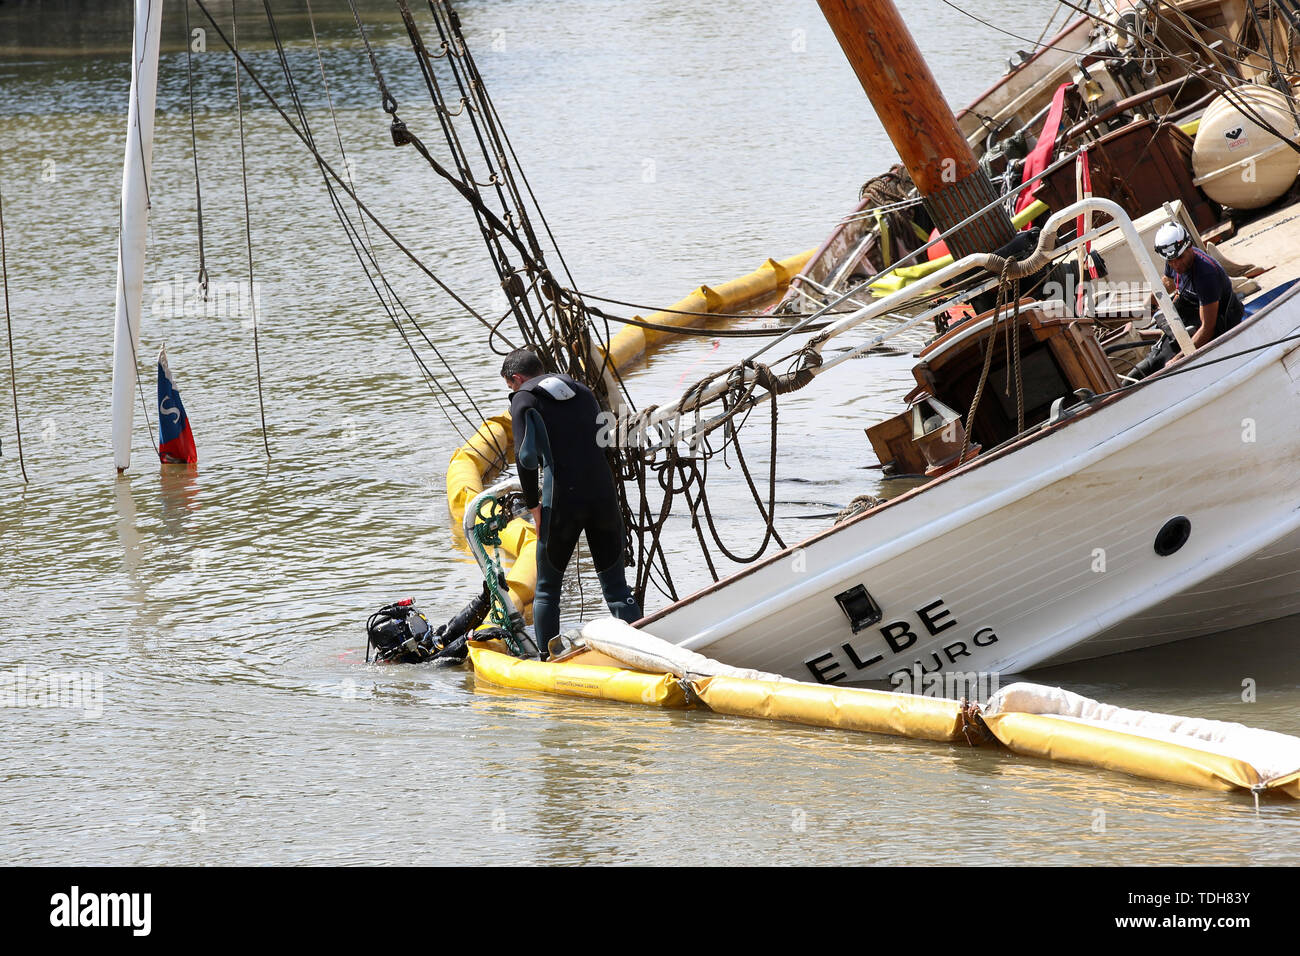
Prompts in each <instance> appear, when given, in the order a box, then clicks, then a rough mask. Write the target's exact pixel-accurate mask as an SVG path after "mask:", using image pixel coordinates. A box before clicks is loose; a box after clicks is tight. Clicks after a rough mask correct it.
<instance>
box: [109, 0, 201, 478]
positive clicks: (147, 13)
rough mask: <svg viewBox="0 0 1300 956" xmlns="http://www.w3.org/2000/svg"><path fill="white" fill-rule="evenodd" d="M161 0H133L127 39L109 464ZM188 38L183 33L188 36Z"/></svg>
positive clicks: (125, 437) (142, 198) (119, 441)
mask: <svg viewBox="0 0 1300 956" xmlns="http://www.w3.org/2000/svg"><path fill="white" fill-rule="evenodd" d="M161 32H162V2H161V0H136V4H135V38H134V40H133V41H132V44H131V103H130V109H129V112H128V114H127V126H126V159H125V160H124V162H123V164H122V200H121V208H120V233H119V237H118V247H117V308H116V312H115V314H114V317H113V464H115V465H116V466H117V470H118V471H119V472H122V471H125V470H126V468H127V467H128V466H129V465H130V464H131V426H132V424H133V422H134V420H135V402H134V395H133V392H134V390H135V388H136V382H137V376H138V367H137V363H136V355H137V353H138V351H139V345H140V309H141V306H142V302H143V299H144V249H145V236H146V233H147V231H148V228H149V171H150V168H151V167H152V164H153V126H154V103H155V101H156V100H157V94H158V40H159V36H160V34H161ZM187 41H188V38H187Z"/></svg>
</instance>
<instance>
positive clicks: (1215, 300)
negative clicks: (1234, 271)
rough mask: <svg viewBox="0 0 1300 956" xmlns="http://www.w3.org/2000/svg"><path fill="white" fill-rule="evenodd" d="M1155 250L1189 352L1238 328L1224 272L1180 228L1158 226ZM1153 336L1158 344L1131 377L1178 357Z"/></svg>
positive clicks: (1166, 340) (1163, 337)
mask: <svg viewBox="0 0 1300 956" xmlns="http://www.w3.org/2000/svg"><path fill="white" fill-rule="evenodd" d="M1155 249H1156V252H1158V253H1159V254H1160V255H1162V256H1164V258H1165V289H1166V290H1167V291H1168V292H1169V293H1170V295H1171V296H1173V300H1174V307H1175V308H1177V309H1178V317H1179V318H1180V319H1181V320H1182V322H1183V326H1184V327H1185V328H1186V329H1187V331H1188V333H1189V334H1190V335H1191V337H1192V346H1193V347H1194V348H1198V349H1199V348H1201V347H1202V346H1204V345H1206V344H1208V343H1209V342H1210V341H1211V340H1212V339H1214V338H1215V337H1216V336H1219V335H1222V334H1223V333H1224V332H1226V331H1228V329H1231V328H1234V327H1235V326H1237V325H1238V324H1240V322H1241V317H1242V315H1243V314H1244V310H1243V308H1242V303H1241V297H1240V296H1239V295H1237V293H1236V292H1234V291H1233V288H1232V280H1231V279H1230V278H1228V273H1226V272H1224V271H1223V266H1221V265H1219V263H1218V262H1217V261H1216V260H1215V259H1214V258H1213V257H1212V256H1209V255H1207V254H1205V253H1204V252H1202V251H1201V250H1200V249H1198V248H1196V244H1195V243H1194V242H1192V237H1191V236H1190V235H1188V233H1187V230H1186V229H1184V228H1183V226H1182V224H1181V223H1178V222H1167V223H1165V224H1164V225H1163V226H1161V227H1160V231H1159V232H1157V233H1156V242H1155ZM1145 334H1146V333H1144V335H1145ZM1156 334H1159V335H1160V340H1159V341H1158V342H1157V343H1156V345H1155V346H1154V347H1152V349H1151V352H1150V354H1149V355H1148V356H1147V357H1146V358H1145V359H1143V360H1142V361H1141V362H1139V363H1138V365H1137V367H1136V368H1135V369H1134V370H1133V377H1134V378H1145V377H1146V376H1147V375H1150V374H1151V373H1152V372H1155V371H1157V370H1159V369H1161V368H1164V366H1165V365H1166V364H1172V363H1174V362H1177V361H1179V359H1181V358H1182V355H1181V354H1180V353H1179V350H1178V346H1177V344H1176V343H1175V342H1174V339H1173V336H1171V335H1168V334H1165V333H1156Z"/></svg>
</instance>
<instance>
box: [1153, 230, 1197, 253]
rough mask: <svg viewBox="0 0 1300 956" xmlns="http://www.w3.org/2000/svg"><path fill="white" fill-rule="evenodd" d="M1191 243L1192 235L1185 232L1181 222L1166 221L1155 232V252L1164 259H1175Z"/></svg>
mask: <svg viewBox="0 0 1300 956" xmlns="http://www.w3.org/2000/svg"><path fill="white" fill-rule="evenodd" d="M1191 244H1192V237H1191V236H1189V235H1188V234H1187V230H1186V229H1184V228H1183V226H1182V223H1177V222H1167V223H1165V224H1164V225H1163V226H1161V227H1160V231H1159V232H1157V233H1156V252H1158V253H1159V254H1160V255H1162V256H1164V257H1165V258H1166V259H1177V258H1178V257H1179V256H1181V255H1182V254H1183V253H1184V252H1186V251H1187V250H1188V248H1189V247H1190V246H1191Z"/></svg>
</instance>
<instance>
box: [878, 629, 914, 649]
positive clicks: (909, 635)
mask: <svg viewBox="0 0 1300 956" xmlns="http://www.w3.org/2000/svg"><path fill="white" fill-rule="evenodd" d="M880 636H881V637H883V638H884V639H885V643H886V644H888V645H889V649H890V650H892V651H893V652H894V653H895V654H899V653H901V652H903V651H905V650H907V649H908V648H909V647H911V646H912V645H913V644H915V643H916V634H915V632H913V630H912V625H910V624H908V623H907V622H906V621H890V622H889V623H888V624H886V625H885V626H884V627H882V628H881V629H880Z"/></svg>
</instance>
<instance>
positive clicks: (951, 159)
mask: <svg viewBox="0 0 1300 956" xmlns="http://www.w3.org/2000/svg"><path fill="white" fill-rule="evenodd" d="M817 2H818V3H819V4H820V5H821V8H822V14H823V15H824V16H825V17H826V22H827V23H829V24H830V26H831V29H832V30H833V31H834V32H835V38H836V39H837V40H838V41H839V44H840V47H841V48H842V49H843V50H844V55H845V56H847V57H848V59H849V63H850V64H851V65H852V66H853V71H854V72H855V73H856V74H857V75H858V82H860V83H861V84H862V89H863V90H865V91H866V94H867V97H868V98H869V99H870V100H871V105H872V106H873V107H875V110H876V115H878V116H879V117H880V121H881V123H883V124H884V126H885V131H886V132H887V133H888V134H889V138H890V140H891V141H892V142H893V144H894V148H895V149H897V150H898V155H899V158H901V159H902V161H903V165H904V166H906V167H907V171H908V172H909V173H910V174H911V176H912V182H913V183H915V184H916V188H917V189H918V190H919V191H920V193H921V195H922V196H923V197H925V204H926V208H927V209H928V210H929V212H930V216H931V218H932V219H933V220H934V223H935V225H936V226H938V227H939V229H940V231H941V232H942V231H946V230H948V229H950V228H951V227H953V226H955V225H956V224H957V223H959V222H961V221H962V220H963V219H966V218H967V217H968V216H971V215H973V214H974V213H976V212H978V211H979V210H980V209H982V208H983V207H985V206H987V205H988V204H989V203H991V202H993V201H994V200H995V199H996V198H997V196H998V193H997V191H996V190H995V189H994V188H993V184H992V183H991V182H989V178H988V176H987V175H986V174H985V173H984V171H983V170H981V169H980V167H979V163H978V162H977V161H976V159H975V154H974V153H973V152H971V148H970V145H969V144H968V143H967V142H966V138H965V137H964V136H962V134H961V130H960V129H958V127H957V121H956V120H955V119H954V118H953V114H952V110H951V109H950V108H949V106H948V103H947V101H946V100H945V99H944V97H943V92H942V91H941V90H940V89H939V84H938V83H937V82H935V79H934V74H933V73H931V72H930V68H929V66H927V65H926V62H925V60H924V59H923V58H922V56H921V51H920V50H919V49H918V48H917V46H916V41H915V40H914V39H913V38H912V34H911V32H910V31H909V30H908V29H907V25H906V24H905V23H904V22H903V18H902V17H901V16H900V15H899V13H898V9H897V8H896V7H895V6H894V4H893V0H817ZM1014 236H1015V230H1014V228H1013V227H1012V225H1011V220H1010V218H1009V217H1008V215H1007V212H1006V210H1005V209H1003V208H1002V207H1001V206H995V207H994V208H993V209H991V210H989V212H988V213H986V214H985V215H984V216H982V217H981V218H980V219H977V220H976V221H975V222H973V223H971V224H970V225H969V226H966V227H965V228H963V229H961V230H960V231H958V232H957V233H955V234H954V235H952V236H950V237H949V238H948V239H947V243H948V248H949V249H951V250H952V252H953V254H954V255H955V256H957V257H958V258H960V257H961V256H964V255H968V254H970V253H972V252H992V251H994V250H995V249H998V248H1000V247H1001V246H1003V245H1005V244H1006V243H1008V242H1010V241H1011V239H1012V238H1013V237H1014Z"/></svg>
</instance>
